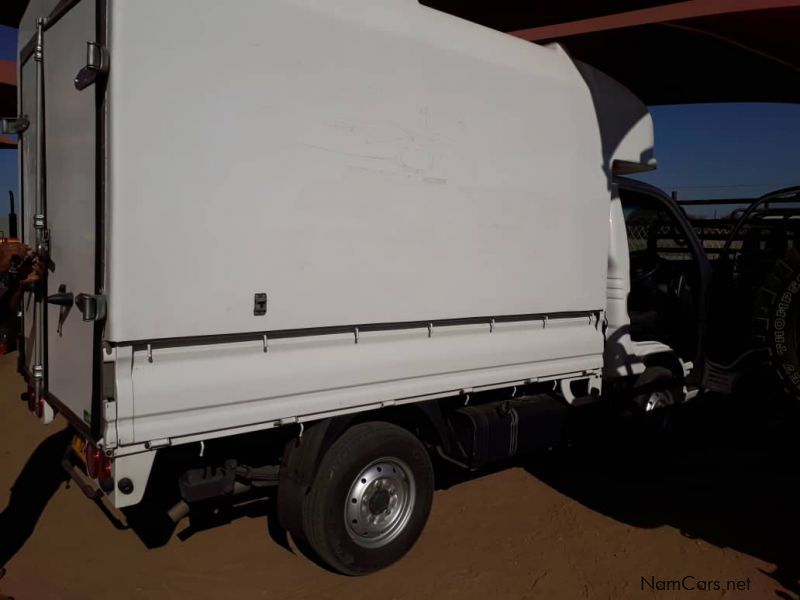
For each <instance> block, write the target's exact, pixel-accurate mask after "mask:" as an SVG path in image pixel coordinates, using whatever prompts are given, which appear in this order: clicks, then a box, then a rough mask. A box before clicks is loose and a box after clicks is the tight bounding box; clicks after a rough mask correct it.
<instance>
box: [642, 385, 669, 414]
mask: <svg viewBox="0 0 800 600" xmlns="http://www.w3.org/2000/svg"><path fill="white" fill-rule="evenodd" d="M673 404H675V398H673V396H672V392H670V391H669V390H658V391H655V392H651V393H650V395H649V396H648V397H647V402H646V404H645V408H644V409H645V411H646V412H651V411H654V410H657V409H659V408H666V407H667V406H672V405H673Z"/></svg>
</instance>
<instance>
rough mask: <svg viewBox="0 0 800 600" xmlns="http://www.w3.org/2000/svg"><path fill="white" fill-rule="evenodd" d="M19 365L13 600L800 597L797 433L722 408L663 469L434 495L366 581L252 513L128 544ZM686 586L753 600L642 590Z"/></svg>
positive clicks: (788, 425) (624, 465)
mask: <svg viewBox="0 0 800 600" xmlns="http://www.w3.org/2000/svg"><path fill="white" fill-rule="evenodd" d="M15 358H16V357H15V356H7V357H3V358H2V359H0V509H2V508H3V507H5V510H4V512H3V513H2V514H0V564H2V562H3V560H5V559H6V558H7V557H8V556H9V555H11V556H10V560H8V563H7V564H6V568H7V570H8V572H7V575H6V576H5V578H3V579H2V580H0V596H2V594H7V595H10V596H13V597H15V598H16V599H17V600H28V599H34V600H46V599H59V600H69V599H80V600H88V599H93V598H97V599H101V598H102V599H105V598H109V597H114V598H115V599H117V600H124V599H127V598H157V599H166V598H215V599H219V598H237V599H238V598H282V599H290V598H348V600H357V599H360V598H364V599H370V600H374V599H375V598H381V599H384V600H393V599H419V598H442V599H446V598H458V599H472V598H475V599H478V598H480V599H488V598H520V599H521V598H542V599H554V600H559V599H569V600H573V599H579V598H586V599H601V598H603V599H604V598H614V599H626V598H664V599H667V598H695V597H699V598H720V597H724V598H726V599H736V598H748V599H750V598H753V599H769V598H778V599H789V598H792V599H797V598H798V592H800V586H798V574H799V573H800V569H799V568H798V563H799V562H800V558H799V553H798V544H797V540H798V533H800V527H799V526H798V524H799V523H800V516H798V511H797V507H798V497H800V496H798V482H797V479H798V478H797V469H796V458H797V456H798V453H797V445H796V440H797V429H796V424H797V422H796V421H794V420H788V419H787V417H786V416H785V415H779V418H776V417H775V416H774V415H773V414H767V415H763V414H761V413H760V412H759V416H758V417H757V418H756V417H754V416H753V414H752V412H751V411H750V409H749V408H747V407H744V408H743V407H742V406H739V405H736V404H734V403H733V402H732V401H730V400H717V401H716V404H713V405H712V406H710V407H706V408H704V409H703V410H702V411H701V410H699V409H697V410H696V412H697V413H698V414H696V415H695V414H689V415H684V416H683V417H684V418H683V421H685V423H684V424H683V425H680V426H679V428H678V433H677V442H675V443H674V445H673V446H672V447H671V448H670V449H669V450H667V451H666V452H658V453H655V454H654V455H652V456H651V455H649V454H648V453H647V452H649V451H646V450H642V449H636V450H635V449H634V448H638V447H636V446H632V445H629V444H628V443H627V442H622V443H620V442H619V440H616V442H615V441H614V440H611V439H606V440H605V442H606V443H605V444H604V445H601V446H602V450H600V451H598V450H597V448H598V447H599V446H598V445H597V444H598V443H600V442H602V441H603V440H600V442H595V443H593V444H587V446H586V448H582V447H580V446H579V447H578V448H574V449H572V450H569V451H565V452H564V453H559V454H557V455H556V456H552V455H550V456H546V457H538V458H536V459H534V460H531V461H529V462H528V463H527V464H520V465H517V466H514V467H512V468H509V469H506V470H503V471H497V472H494V473H489V474H484V475H482V476H477V477H474V478H471V479H467V480H464V481H460V482H458V483H455V484H453V485H451V486H450V487H448V488H447V489H441V490H439V491H437V493H436V496H435V500H434V507H433V512H432V515H431V518H430V521H429V523H428V526H427V529H426V530H425V532H424V534H423V536H422V539H421V540H420V542H419V543H418V545H417V546H416V547H415V549H414V550H412V552H411V553H410V554H409V555H408V556H407V557H406V558H405V559H403V560H402V561H401V562H400V563H399V564H397V565H395V566H394V567H392V568H390V569H387V570H386V571H383V572H381V573H378V574H375V575H372V576H369V577H366V578H358V579H354V578H347V577H343V576H339V575H335V574H333V573H330V572H328V571H325V570H324V569H322V568H320V567H319V566H317V565H316V564H314V563H313V562H312V561H310V560H309V559H307V558H305V557H304V556H303V555H302V554H300V553H298V552H295V551H292V550H291V549H287V548H284V547H282V546H281V545H280V544H278V543H277V542H276V541H275V539H274V538H273V537H271V536H270V535H269V534H268V527H267V517H266V516H265V511H263V510H261V509H259V508H257V507H256V508H255V509H252V510H250V511H247V512H245V513H244V514H243V515H241V516H240V518H237V519H235V520H234V521H233V522H231V523H229V524H227V525H225V526H222V527H217V528H213V529H208V530H203V531H198V532H196V533H194V534H193V535H186V534H187V533H188V531H187V532H184V535H183V536H182V537H183V538H184V539H183V540H181V539H180V538H179V537H178V536H175V537H173V538H172V539H171V540H170V541H169V543H168V544H167V545H165V546H163V547H161V548H157V549H147V548H146V547H145V545H144V544H143V543H142V541H141V540H140V539H139V537H137V535H136V534H135V533H134V532H133V531H131V530H126V529H116V528H115V527H114V526H113V524H112V523H111V522H110V521H109V520H108V519H107V518H106V516H105V515H104V514H103V513H102V512H101V511H100V510H99V508H98V507H97V506H96V505H95V504H93V503H92V502H90V501H88V500H87V499H86V498H85V497H84V496H83V495H82V494H81V492H80V491H79V490H78V489H77V488H76V487H75V486H74V485H73V486H71V487H67V486H66V485H64V484H59V481H58V480H59V477H58V468H57V465H56V464H55V463H54V460H55V459H56V458H57V455H58V452H59V451H60V450H59V448H58V447H59V444H60V443H61V439H62V438H63V436H62V438H59V436H58V432H59V431H60V430H61V429H63V428H64V423H63V421H58V422H56V423H55V424H54V425H52V426H50V427H44V426H42V425H41V424H40V423H39V422H38V421H37V420H36V419H35V418H33V417H32V416H31V415H30V414H29V413H28V412H27V409H26V408H25V406H24V405H23V403H21V402H19V401H18V397H19V393H20V392H21V391H22V385H21V382H20V380H19V378H18V377H17V376H16V375H15V373H14V368H13V367H14V360H15ZM726 404H732V407H731V408H730V410H722V408H723V407H724V406H725V405H726ZM692 410H695V409H692ZM686 423H688V425H687V424H686ZM54 434H55V437H52V436H54ZM602 437H603V436H602V435H601V438H602ZM46 439H47V440H48V441H45V440H46ZM43 442H45V443H44V444H43ZM37 447H38V448H39V449H38V450H37ZM608 447H613V449H608ZM26 463H27V465H28V466H27V467H26ZM15 481H17V484H16V485H15ZM12 486H14V497H13V498H12V496H11V488H12ZM50 496H52V497H50ZM7 505H8V506H7ZM184 527H185V525H184ZM179 531H180V528H179ZM189 531H191V530H189ZM28 533H30V535H29V536H28ZM685 576H692V577H694V578H695V579H689V580H687V582H688V583H692V582H694V584H695V585H697V581H700V580H719V581H720V582H721V583H722V586H723V587H724V586H726V584H727V581H728V580H741V581H742V582H743V583H742V585H747V586H749V590H743V591H727V592H725V593H723V592H721V591H710V592H702V591H653V590H650V589H649V588H647V587H646V586H645V589H644V590H643V589H642V585H643V584H642V578H643V577H645V578H648V579H649V578H651V577H654V578H655V579H656V580H675V579H682V578H683V577H685ZM748 581H749V583H747V582H748Z"/></svg>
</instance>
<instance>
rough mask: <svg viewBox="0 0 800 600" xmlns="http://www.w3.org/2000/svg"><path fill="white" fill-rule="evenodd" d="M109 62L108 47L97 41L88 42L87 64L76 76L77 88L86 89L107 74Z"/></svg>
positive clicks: (79, 89)
mask: <svg viewBox="0 0 800 600" xmlns="http://www.w3.org/2000/svg"><path fill="white" fill-rule="evenodd" d="M109 63H110V59H109V53H108V48H106V47H104V46H101V45H99V44H97V43H95V42H86V66H85V67H83V68H82V69H81V70H80V71H79V72H78V74H77V75H76V76H75V89H76V90H78V91H81V90H84V89H86V88H87V87H89V86H90V85H92V84H93V83H95V82H96V81H97V80H98V79H99V78H100V77H102V76H105V75H106V74H107V73H108V69H109Z"/></svg>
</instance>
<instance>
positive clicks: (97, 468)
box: [86, 445, 112, 481]
mask: <svg viewBox="0 0 800 600" xmlns="http://www.w3.org/2000/svg"><path fill="white" fill-rule="evenodd" d="M111 468H112V461H111V459H110V458H109V457H108V456H106V454H105V452H101V451H100V450H99V449H98V448H97V447H95V446H94V445H90V446H89V447H88V448H87V449H86V472H87V473H88V475H89V477H91V478H92V479H98V480H100V481H104V480H108V479H111Z"/></svg>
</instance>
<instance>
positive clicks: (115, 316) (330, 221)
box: [107, 0, 609, 410]
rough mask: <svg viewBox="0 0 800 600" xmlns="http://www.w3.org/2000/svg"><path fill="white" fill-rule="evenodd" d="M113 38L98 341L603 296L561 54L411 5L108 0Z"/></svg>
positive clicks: (597, 301)
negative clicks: (103, 314)
mask: <svg viewBox="0 0 800 600" xmlns="http://www.w3.org/2000/svg"><path fill="white" fill-rule="evenodd" d="M111 40H112V48H111V54H112V61H113V68H112V70H111V83H110V86H111V88H110V89H111V125H110V133H111V161H112V164H111V195H112V201H111V207H110V219H109V220H110V227H111V232H110V249H109V251H110V267H109V273H110V285H109V289H108V293H109V298H110V300H109V301H110V304H109V306H110V318H109V323H108V329H107V335H108V338H109V339H110V340H112V341H125V340H135V339H149V338H163V337H179V336H196V335H202V334H223V333H235V332H247V331H271V330H278V329H290V328H305V327H315V326H332V325H348V324H357V323H380V322H395V321H415V320H432V319H442V318H455V317H478V316H489V315H504V314H529V313H543V312H554V311H571V310H596V309H601V308H603V307H604V305H605V287H606V286H605V274H606V257H607V248H608V228H607V227H606V226H605V225H604V224H605V223H606V220H607V218H608V201H609V192H608V181H607V178H606V176H605V174H604V172H603V161H602V149H601V141H600V134H599V131H598V125H597V119H596V116H595V114H594V109H593V105H592V98H591V96H590V93H589V91H588V90H587V88H586V85H585V83H584V81H583V79H582V78H581V76H580V75H579V73H578V71H577V69H576V67H575V65H574V64H573V63H572V62H571V61H570V60H569V58H568V57H567V56H565V55H564V54H563V53H560V52H555V51H553V50H549V49H544V48H541V47H537V46H535V45H533V44H529V43H527V42H523V41H521V40H518V39H514V38H511V37H509V36H504V35H502V34H500V33H497V32H494V31H490V30H488V29H484V28H482V27H479V26H476V25H473V24H470V23H467V22H464V21H461V20H459V19H456V18H454V17H450V16H448V15H444V14H441V13H438V12H436V11H433V10H430V9H427V8H425V7H422V6H420V5H419V4H418V3H417V2H416V1H412V0H338V1H336V2H331V1H330V0H324V1H323V0H283V1H275V2H263V1H261V0H237V2H218V1H217V0H213V1H211V0H191V1H189V0H170V1H169V2H164V1H163V0H114V2H113V5H112V36H111ZM256 292H266V293H267V294H268V297H269V301H268V312H267V315H266V316H263V317H256V316H254V315H253V295H254V293H256ZM583 351H584V350H582V352H583ZM308 364H314V365H315V367H314V368H315V369H316V363H310V362H309V363H308ZM214 368H218V367H214ZM136 393H137V398H138V397H139V394H140V390H138V389H137V392H136ZM260 393H271V392H269V390H267V391H264V390H262V391H261V392H260ZM137 403H138V400H137ZM137 410H138V404H137Z"/></svg>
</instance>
